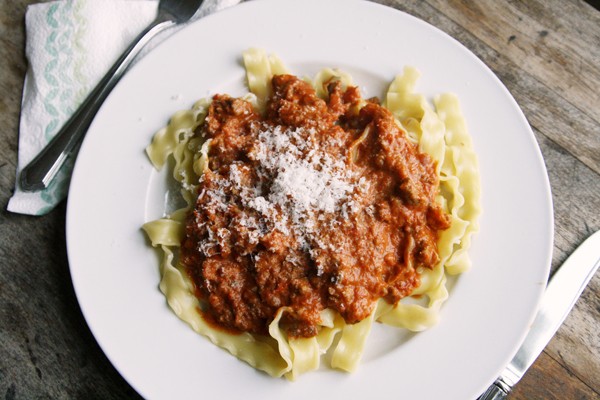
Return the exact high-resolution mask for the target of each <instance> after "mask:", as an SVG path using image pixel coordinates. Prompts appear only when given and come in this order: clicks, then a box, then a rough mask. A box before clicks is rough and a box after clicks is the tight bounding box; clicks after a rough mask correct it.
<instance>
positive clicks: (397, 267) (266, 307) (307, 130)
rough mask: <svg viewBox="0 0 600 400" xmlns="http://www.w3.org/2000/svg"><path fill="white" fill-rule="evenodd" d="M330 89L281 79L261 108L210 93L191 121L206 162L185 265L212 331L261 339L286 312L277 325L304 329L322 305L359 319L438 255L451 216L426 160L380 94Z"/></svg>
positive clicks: (401, 292)
mask: <svg viewBox="0 0 600 400" xmlns="http://www.w3.org/2000/svg"><path fill="white" fill-rule="evenodd" d="M327 91H328V93H329V96H328V99H327V100H322V99H320V98H319V97H317V96H316V94H315V91H314V89H313V88H312V86H311V85H309V84H308V83H306V82H304V81H302V80H300V79H298V78H296V77H295V76H292V75H278V76H275V77H273V80H272V95H271V96H270V98H269V100H268V102H267V104H266V110H265V111H264V112H263V113H262V114H259V113H258V112H257V111H256V110H255V108H254V107H253V105H252V104H251V102H250V101H247V100H244V99H240V98H232V97H229V96H227V95H216V96H214V98H213V101H212V104H211V105H210V107H209V111H208V115H207V118H206V121H205V123H204V124H203V125H202V126H201V127H200V128H199V129H200V130H201V131H200V132H198V133H199V134H201V135H203V136H204V137H205V138H206V140H210V144H209V152H208V159H209V162H208V167H207V168H206V169H205V171H204V173H203V174H202V176H201V178H200V184H199V189H198V199H197V202H196V204H195V207H194V208H193V210H192V211H191V212H190V214H189V216H188V219H187V222H186V228H185V238H184V239H183V242H182V246H181V254H180V260H181V263H182V265H183V266H184V268H185V269H186V271H187V273H188V274H189V276H190V278H191V279H192V281H193V283H194V285H195V293H196V296H197V297H198V298H199V299H200V300H201V304H203V309H202V313H203V314H204V316H205V317H206V319H207V320H208V321H211V322H212V323H213V324H214V325H216V326H217V327H220V328H222V329H225V330H227V331H230V332H251V333H255V334H267V333H268V326H269V324H270V323H271V322H272V321H273V319H274V318H275V315H276V314H277V312H278V310H279V309H280V308H281V307H286V309H285V310H286V311H285V312H284V314H283V316H282V318H281V321H280V325H281V327H282V329H284V330H285V331H286V332H287V334H288V335H289V336H290V337H312V336H314V335H316V334H317V333H318V329H319V323H320V313H321V311H323V310H324V309H326V308H331V309H333V310H336V311H337V312H338V313H339V314H340V315H341V316H342V317H343V318H344V320H345V321H346V322H347V323H349V324H353V323H356V322H359V321H361V320H362V319H364V318H366V317H367V316H369V315H370V314H371V313H372V312H373V309H374V307H375V304H376V302H377V300H378V299H380V298H383V299H385V300H386V301H387V302H389V303H391V304H395V303H397V302H398V301H399V300H400V299H402V298H403V297H406V296H408V295H410V294H411V292H412V291H413V290H414V289H415V288H416V287H418V285H419V283H420V280H419V272H418V271H419V269H420V268H433V267H434V266H435V265H436V264H437V262H438V261H439V256H438V250H437V239H438V234H439V232H440V231H441V230H444V229H447V228H448V227H449V226H450V218H449V216H448V215H446V214H445V213H444V212H443V210H442V209H441V207H440V206H439V205H438V204H437V203H436V202H435V197H436V195H437V194H438V191H439V181H438V177H437V175H436V171H435V167H436V165H435V162H434V160H432V159H431V157H430V156H429V155H427V154H424V153H420V152H419V151H418V149H417V147H416V146H415V145H414V144H413V143H411V142H410V141H409V140H408V138H407V137H406V134H405V133H404V132H403V131H402V129H401V128H400V127H399V126H398V125H397V124H396V122H395V120H394V117H393V115H392V114H391V113H390V112H389V111H388V110H387V109H385V108H384V107H382V106H381V105H379V104H378V102H377V101H376V100H368V101H364V100H363V99H362V98H361V96H360V94H359V92H358V90H357V88H355V87H348V88H344V87H343V86H342V84H341V83H340V82H330V83H329V84H328V85H327Z"/></svg>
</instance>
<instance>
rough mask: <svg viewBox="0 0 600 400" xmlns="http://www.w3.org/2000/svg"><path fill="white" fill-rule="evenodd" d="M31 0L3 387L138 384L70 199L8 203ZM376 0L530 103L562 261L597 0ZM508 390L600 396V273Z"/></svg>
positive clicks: (581, 189) (586, 173) (13, 88)
mask: <svg viewBox="0 0 600 400" xmlns="http://www.w3.org/2000/svg"><path fill="white" fill-rule="evenodd" d="M33 2H34V1H33V0H14V1H10V2H9V1H3V2H0V37H1V38H2V40H1V41H0V90H1V92H2V96H0V123H1V124H2V127H3V128H2V129H1V130H0V204H2V206H3V210H2V212H1V213H0V298H1V301H0V396H4V398H5V399H7V400H12V399H30V398H52V399H71V398H76V399H79V398H85V399H130V398H138V397H139V396H138V395H137V394H136V393H135V391H134V390H133V389H132V388H131V387H130V386H129V385H128V384H127V383H126V382H125V381H124V380H123V378H121V376H120V375H119V374H118V372H117V371H116V370H115V369H114V368H113V367H112V365H111V364H110V362H109V361H108V360H107V359H106V357H105V356H104V354H103V353H102V351H101V349H100V348H99V346H98V345H97V344H96V342H95V340H94V338H93V336H92V334H91V333H90V331H89V330H88V328H87V326H86V324H85V320H84V318H83V316H82V315H81V312H80V310H79V307H78V305H77V300H76V297H75V294H74V292H73V288H72V285H71V281H70V276H69V270H68V263H67V257H66V245H65V239H64V223H65V206H64V205H61V206H60V207H58V208H57V209H56V210H54V211H53V212H51V213H50V214H49V215H47V216H44V217H41V218H37V217H28V216H22V215H15V214H10V213H7V212H6V211H4V209H5V207H6V203H7V201H8V198H9V197H10V195H11V193H12V188H13V186H14V179H15V167H16V163H17V141H18V122H19V110H20V97H21V89H22V85H23V78H24V75H25V71H26V68H27V63H26V60H25V57H24V43H25V39H24V23H23V22H24V15H25V10H26V7H27V5H28V4H31V3H33ZM378 2H379V3H382V4H386V5H388V6H390V7H393V8H396V9H398V10H402V11H405V12H407V13H410V14H412V15H414V16H416V17H418V18H421V19H423V20H424V21H426V22H428V23H430V24H432V25H434V26H436V27H438V28H439V29H441V30H443V31H445V32H447V33H448V34H450V35H451V36H452V37H454V38H456V39H457V40H458V41H460V42H461V43H462V44H464V45H465V46H466V47H467V48H469V49H470V50H471V51H472V52H474V53H475V54H476V55H477V56H478V57H479V58H481V59H482V60H483V62H484V63H486V64H487V65H488V66H489V67H490V68H491V69H492V70H493V71H494V72H495V73H496V74H497V75H498V77H499V78H500V79H501V80H502V82H503V83H504V84H505V85H506V86H507V88H508V89H509V91H510V92H511V93H512V94H513V96H514V97H515V99H516V100H517V102H518V103H519V105H520V106H521V108H522V109H523V111H524V113H525V115H526V117H527V119H528V121H529V122H530V124H531V125H532V127H533V130H534V133H535V135H536V138H537V141H538V143H539V145H540V149H541V151H542V154H543V156H544V160H545V163H546V166H547V169H548V175H549V179H550V184H551V187H552V196H553V202H554V215H555V240H554V254H553V262H552V270H553V271H554V270H556V268H558V267H559V266H560V264H561V263H562V262H563V261H564V260H565V259H566V257H567V256H568V255H569V254H570V253H571V252H572V251H573V250H574V249H575V248H576V247H577V245H578V244H579V243H581V242H582V241H583V240H584V239H585V238H586V237H587V236H589V235H590V234H591V233H593V232H594V231H596V230H598V229H600V12H599V11H597V10H596V9H594V8H592V7H591V6H589V5H588V4H586V3H585V2H583V1H580V0H569V1H560V0H551V1H544V0H527V1H498V2H496V1H492V0H485V1H474V0H469V1H468V0H462V1H459V0H451V1H444V0H425V1H417V0H409V1H404V0H402V1H401V0H378ZM510 399H513V400H531V399H596V400H598V399H600V274H597V275H596V276H595V277H594V278H593V279H592V281H591V282H590V285H589V287H588V288H587V289H586V290H585V291H584V293H583V295H582V297H581V299H580V300H579V301H578V302H577V304H576V306H575V308H574V310H573V312H572V313H571V314H570V315H569V317H568V318H567V320H566V321H565V323H564V324H563V326H562V327H561V328H560V330H559V332H558V333H557V335H556V336H555V337H554V339H553V340H552V341H551V342H550V343H549V345H548V347H547V348H546V350H545V351H544V353H542V355H541V356H540V358H539V359H538V360H537V361H536V363H535V364H534V365H533V367H532V369H531V370H530V371H528V373H527V374H526V375H525V377H524V378H523V380H522V381H521V382H520V383H519V384H518V385H517V386H516V388H515V390H514V392H513V393H512V394H511V396H510ZM457 400H461V399H457Z"/></svg>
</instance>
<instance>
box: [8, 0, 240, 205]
mask: <svg viewBox="0 0 600 400" xmlns="http://www.w3.org/2000/svg"><path fill="white" fill-rule="evenodd" d="M239 2H240V0H206V1H205V2H204V4H203V5H202V8H201V9H200V11H199V12H198V14H197V15H196V16H195V17H194V19H197V18H200V17H202V16H205V15H207V14H210V13H212V12H214V11H218V10H220V9H223V8H226V7H229V6H231V5H234V4H237V3H239ZM157 9H158V2H157V1H154V0H101V1H98V0H59V1H51V2H46V3H39V4H34V5H31V6H29V7H28V8H27V12H26V15H25V26H26V49H25V55H26V57H27V60H28V63H29V67H28V70H27V74H26V77H25V83H24V86H23V99H22V105H21V120H20V126H19V154H18V165H17V178H16V182H15V191H14V194H13V196H12V197H11V199H10V200H9V203H8V206H7V210H8V211H11V212H15V213H21V214H30V215H44V214H46V213H48V212H50V211H51V210H52V209H53V208H54V207H56V205H58V204H59V203H60V202H61V201H62V200H63V199H65V197H66V195H67V192H68V187H69V181H70V176H71V171H72V168H73V161H74V160H72V159H71V160H69V161H67V165H65V166H64V167H63V168H62V169H61V171H60V172H59V174H58V176H57V177H56V179H55V180H54V181H53V182H52V183H51V184H50V186H49V187H48V188H47V189H45V190H42V191H38V192H25V191H23V190H21V188H20V186H19V174H20V171H21V169H23V168H24V167H25V166H26V165H27V164H28V163H29V162H30V161H31V160H32V159H33V157H35V155H37V153H39V152H40V151H41V149H42V148H43V147H44V146H45V145H46V144H47V143H48V142H49V141H50V139H51V138H52V137H53V136H54V135H55V134H56V133H57V132H58V130H59V129H60V127H61V126H62V125H63V124H64V123H65V122H66V121H67V120H68V118H69V117H70V116H71V114H72V113H73V112H74V111H75V110H76V109H77V107H78V106H79V104H81V102H82V101H83V100H84V99H85V97H86V96H87V94H88V93H89V92H90V91H91V89H92V88H93V87H94V86H95V85H96V83H97V82H98V81H99V80H100V79H101V78H102V76H103V75H104V73H105V72H106V71H107V70H108V69H109V68H110V66H111V65H112V64H113V63H114V61H115V60H116V59H117V58H118V57H119V55H120V54H121V52H122V51H123V50H125V48H127V46H128V45H129V44H130V42H131V41H132V40H133V39H134V38H135V37H136V36H137V35H138V34H139V33H140V32H141V31H142V30H143V29H144V28H145V27H146V26H147V25H148V24H150V23H151V22H152V20H153V19H154V17H155V16H156V13H157ZM167 34H168V33H165V35H167Z"/></svg>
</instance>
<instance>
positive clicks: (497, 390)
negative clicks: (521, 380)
mask: <svg viewBox="0 0 600 400" xmlns="http://www.w3.org/2000/svg"><path fill="white" fill-rule="evenodd" d="M509 393H510V388H508V387H507V386H506V384H505V383H504V382H501V381H499V380H496V382H494V384H493V385H491V386H490V387H489V388H487V390H486V391H485V392H484V393H483V394H482V395H481V396H479V398H478V399H477V400H504V399H506V396H508V394H509Z"/></svg>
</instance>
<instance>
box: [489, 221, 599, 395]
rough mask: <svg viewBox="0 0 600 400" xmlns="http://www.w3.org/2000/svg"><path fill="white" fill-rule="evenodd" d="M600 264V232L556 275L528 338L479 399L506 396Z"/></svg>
mask: <svg viewBox="0 0 600 400" xmlns="http://www.w3.org/2000/svg"><path fill="white" fill-rule="evenodd" d="M598 266H600V231H598V232H596V233H594V234H593V235H591V236H590V237H589V238H588V239H587V240H585V241H584V242H583V243H582V244H581V245H580V246H579V247H578V248H577V249H576V250H575V252H574V253H573V254H571V255H570V256H569V258H568V259H567V260H566V261H565V262H564V264H563V265H562V266H561V267H560V269H559V270H558V271H557V272H556V273H555V274H554V276H553V277H552V279H551V280H550V283H549V284H548V287H547V288H546V292H545V293H544V295H543V298H542V302H541V304H540V309H539V311H538V313H537V316H536V317H535V320H534V321H533V324H532V325H531V328H530V330H529V333H528V334H527V336H526V337H525V341H524V342H523V344H522V345H521V347H520V348H519V350H518V351H517V354H516V355H515V356H514V357H513V359H512V360H511V361H510V363H509V364H508V366H507V367H506V368H505V369H504V371H502V373H501V374H500V376H499V377H498V379H496V381H495V382H494V383H493V384H492V385H491V386H490V387H489V388H488V389H487V390H486V391H485V393H483V394H482V395H481V396H480V397H479V400H501V399H504V398H506V396H508V394H509V393H510V391H511V390H512V388H513V387H514V385H515V384H516V383H517V382H518V381H519V380H520V379H521V378H522V377H523V375H524V374H525V371H527V369H528V368H529V367H530V366H531V364H533V362H534V361H535V360H536V359H537V358H538V356H539V355H540V353H541V352H542V350H544V348H545V347H546V345H547V344H548V342H549V341H550V339H552V337H553V336H554V334H555V333H556V331H557V330H558V328H559V327H560V325H561V324H562V323H563V321H564V320H565V318H566V317H567V314H569V312H570V311H571V309H572V308H573V306H574V305H575V302H576V301H577V299H578V298H579V296H580V295H581V292H582V291H583V289H584V288H585V287H586V286H587V284H588V282H589V281H590V279H592V276H594V273H595V272H596V270H597V269H598Z"/></svg>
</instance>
